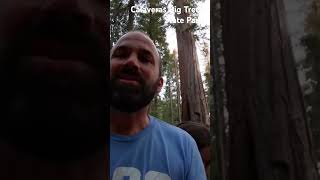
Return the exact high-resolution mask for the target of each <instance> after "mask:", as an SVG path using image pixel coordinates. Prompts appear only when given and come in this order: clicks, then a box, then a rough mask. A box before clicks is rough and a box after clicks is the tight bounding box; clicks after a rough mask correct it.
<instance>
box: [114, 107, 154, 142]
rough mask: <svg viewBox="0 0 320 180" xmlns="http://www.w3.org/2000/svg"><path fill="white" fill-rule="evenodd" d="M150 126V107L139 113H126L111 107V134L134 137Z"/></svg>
mask: <svg viewBox="0 0 320 180" xmlns="http://www.w3.org/2000/svg"><path fill="white" fill-rule="evenodd" d="M148 124H149V116H148V107H145V108H143V109H141V110H139V111H137V112H133V113H125V112H120V111H118V110H117V109H114V108H112V107H110V132H111V133H112V134H119V135H127V136H130V135H134V134H137V133H139V132H140V131H142V130H143V129H144V128H146V127H147V126H148Z"/></svg>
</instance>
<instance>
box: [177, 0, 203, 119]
mask: <svg viewBox="0 0 320 180" xmlns="http://www.w3.org/2000/svg"><path fill="white" fill-rule="evenodd" d="M186 2H187V1H186V0H176V1H175V4H176V6H177V7H180V8H182V9H184V8H183V6H184V5H185V4H186ZM187 16H189V14H187V13H185V12H184V11H182V13H181V14H176V17H178V18H180V19H184V21H185V22H186V17H187ZM176 34H177V42H178V57H179V69H180V81H181V97H182V121H196V122H201V123H203V124H207V125H208V124H209V118H208V109H207V101H206V98H205V93H204V88H203V84H202V79H201V74H200V70H199V64H198V59H197V52H196V47H195V39H194V37H193V36H194V35H193V32H192V28H191V27H190V24H187V23H177V24H176Z"/></svg>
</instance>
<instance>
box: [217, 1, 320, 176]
mask: <svg viewBox="0 0 320 180" xmlns="http://www.w3.org/2000/svg"><path fill="white" fill-rule="evenodd" d="M223 11H224V13H223V19H224V21H223V41H224V49H225V51H224V56H225V59H226V82H227V84H226V88H227V89H226V90H227V96H228V110H229V122H230V161H229V163H230V165H229V171H228V175H229V180H276V179H277V180H278V179H281V180H302V179H303V180H317V179H318V178H319V177H318V174H317V172H316V166H315V161H314V159H313V152H312V151H313V149H312V143H311V137H310V131H309V125H308V121H307V119H306V112H305V108H304V100H303V97H302V93H301V90H300V85H299V82H298V78H297V72H296V68H295V62H294V59H293V54H292V52H291V47H290V39H289V36H288V32H287V27H286V18H285V11H284V5H283V2H282V1H281V0H278V1H272V0H262V1H255V0H249V1H233V0H225V1H224V3H223Z"/></svg>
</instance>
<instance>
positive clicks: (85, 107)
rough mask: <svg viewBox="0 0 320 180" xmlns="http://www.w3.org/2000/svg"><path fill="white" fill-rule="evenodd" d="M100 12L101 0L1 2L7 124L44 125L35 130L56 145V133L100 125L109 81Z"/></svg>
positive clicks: (1, 76)
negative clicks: (58, 130)
mask: <svg viewBox="0 0 320 180" xmlns="http://www.w3.org/2000/svg"><path fill="white" fill-rule="evenodd" d="M105 12H106V10H105V1H102V0H27V1H26V0H4V1H2V2H1V6H0V27H1V30H0V81H1V82H2V85H1V88H2V90H4V91H5V93H3V94H1V95H0V96H1V101H2V102H1V103H2V106H3V107H1V108H0V109H1V110H3V113H1V114H2V116H6V118H2V120H3V119H9V120H7V121H6V123H7V124H6V127H8V126H9V127H10V128H17V129H19V127H21V128H22V129H28V128H35V122H36V124H38V126H40V127H43V129H37V133H39V131H41V133H43V134H47V135H48V138H52V141H51V143H52V144H54V142H53V141H54V140H55V139H58V136H61V138H62V137H66V136H67V134H68V133H70V136H73V137H76V136H77V135H80V134H81V133H83V132H90V131H91V130H92V129H95V128H97V127H98V126H99V123H100V122H98V121H100V119H102V118H101V117H99V116H101V109H102V107H103V106H102V104H105V102H104V101H105V98H104V96H105V95H104V94H105V91H106V87H104V86H106V85H105V84H107V79H106V72H107V66H106V62H105V59H106V56H105V50H106V49H108V48H106V45H107V44H108V42H107V40H106V38H107V34H106V23H105V22H106V15H105ZM1 123H4V121H2V122H1ZM100 125H101V124H100ZM17 126H19V127H17ZM55 128H59V129H63V133H57V129H55ZM83 128H85V129H83ZM88 128H92V129H91V130H89V131H85V130H88ZM29 130H30V129H29ZM28 132H29V134H32V132H33V131H32V130H31V131H28ZM50 133H52V135H50ZM53 134H54V135H53ZM34 136H35V138H36V137H38V136H39V134H38V135H36V134H35V135H34ZM51 136H52V137H51ZM29 138H30V139H32V138H33V137H29ZM62 139H64V138H62ZM65 139H67V138H65ZM50 140H51V139H48V142H50Z"/></svg>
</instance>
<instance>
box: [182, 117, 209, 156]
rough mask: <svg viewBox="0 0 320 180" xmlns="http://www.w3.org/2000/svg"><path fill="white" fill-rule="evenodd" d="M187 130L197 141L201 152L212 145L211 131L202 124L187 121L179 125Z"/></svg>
mask: <svg viewBox="0 0 320 180" xmlns="http://www.w3.org/2000/svg"><path fill="white" fill-rule="evenodd" d="M177 127H179V128H181V129H183V130H185V131H186V132H187V133H189V134H190V135H191V136H192V137H193V139H194V140H195V141H196V143H197V146H198V149H199V151H200V150H201V149H202V148H205V147H207V146H209V145H210V130H209V129H208V128H207V127H206V126H204V125H203V124H201V123H198V122H193V121H185V122H182V123H180V124H178V125H177Z"/></svg>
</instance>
